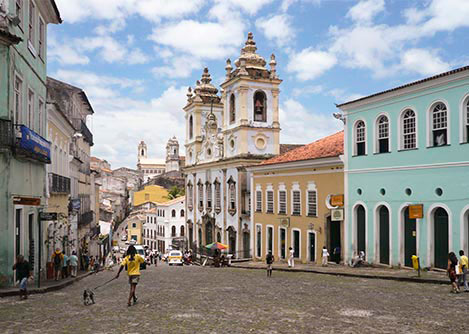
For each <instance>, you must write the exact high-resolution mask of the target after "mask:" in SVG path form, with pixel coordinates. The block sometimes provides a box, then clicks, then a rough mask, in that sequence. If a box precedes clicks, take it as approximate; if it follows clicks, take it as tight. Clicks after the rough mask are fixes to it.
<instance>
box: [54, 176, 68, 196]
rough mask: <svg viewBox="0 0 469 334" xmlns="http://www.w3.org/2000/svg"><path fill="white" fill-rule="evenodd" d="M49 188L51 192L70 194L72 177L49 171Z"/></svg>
mask: <svg viewBox="0 0 469 334" xmlns="http://www.w3.org/2000/svg"><path fill="white" fill-rule="evenodd" d="M49 189H50V192H51V193H57V194H70V178H68V177H65V176H62V175H57V174H54V173H49Z"/></svg>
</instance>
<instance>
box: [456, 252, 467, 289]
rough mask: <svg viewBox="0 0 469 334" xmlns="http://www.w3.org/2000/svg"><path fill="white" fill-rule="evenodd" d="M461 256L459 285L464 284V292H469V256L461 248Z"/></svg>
mask: <svg viewBox="0 0 469 334" xmlns="http://www.w3.org/2000/svg"><path fill="white" fill-rule="evenodd" d="M459 256H460V257H461V259H460V260H459V265H460V266H461V269H462V271H461V273H462V274H461V275H459V280H458V285H459V286H461V285H464V292H469V287H468V284H467V269H468V262H469V260H468V258H467V256H466V255H464V251H463V250H460V251H459Z"/></svg>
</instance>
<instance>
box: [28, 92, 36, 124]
mask: <svg viewBox="0 0 469 334" xmlns="http://www.w3.org/2000/svg"><path fill="white" fill-rule="evenodd" d="M35 100H36V93H35V92H34V90H33V89H32V88H31V87H28V101H27V102H28V103H27V117H26V118H27V126H28V128H29V129H31V130H33V131H34V132H36V127H35V126H34V123H35V122H34V116H35V112H34V109H35V108H34V107H35V103H34V102H35Z"/></svg>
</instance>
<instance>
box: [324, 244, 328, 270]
mask: <svg viewBox="0 0 469 334" xmlns="http://www.w3.org/2000/svg"><path fill="white" fill-rule="evenodd" d="M328 256H329V252H328V251H327V248H326V246H323V247H322V266H323V267H327V258H328Z"/></svg>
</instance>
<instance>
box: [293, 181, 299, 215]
mask: <svg viewBox="0 0 469 334" xmlns="http://www.w3.org/2000/svg"><path fill="white" fill-rule="evenodd" d="M295 193H298V196H299V199H298V202H296V201H295ZM295 204H297V205H299V210H298V211H296V210H295ZM291 215H292V216H301V189H300V188H299V187H293V188H292V190H291Z"/></svg>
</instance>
